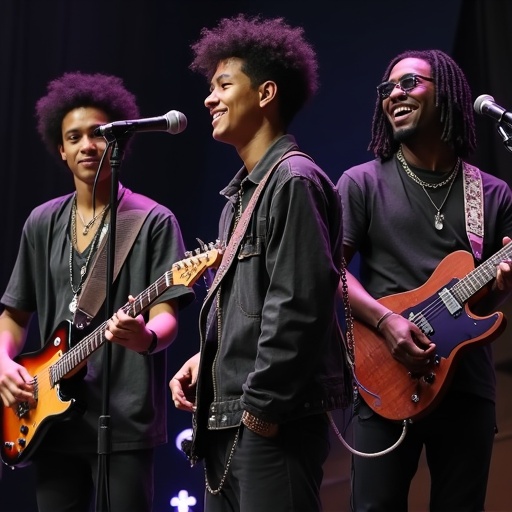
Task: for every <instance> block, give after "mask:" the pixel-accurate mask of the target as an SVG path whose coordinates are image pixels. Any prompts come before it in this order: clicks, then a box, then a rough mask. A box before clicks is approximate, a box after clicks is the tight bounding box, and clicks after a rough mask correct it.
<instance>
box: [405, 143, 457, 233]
mask: <svg viewBox="0 0 512 512" xmlns="http://www.w3.org/2000/svg"><path fill="white" fill-rule="evenodd" d="M396 157H397V158H398V161H399V162H400V163H401V164H402V167H403V169H404V171H405V172H406V174H407V176H409V177H410V178H411V179H412V180H413V181H414V182H416V183H417V184H418V185H420V187H421V188H422V189H423V192H425V195H426V196H427V197H428V200H429V201H430V202H431V203H432V206H433V207H434V208H435V209H436V214H435V216H434V227H435V228H436V229H437V230H438V231H441V230H442V229H443V228H444V215H443V214H442V213H441V210H442V209H443V206H444V204H445V203H446V200H447V199H448V196H449V195H450V192H451V190H452V186H453V183H454V182H455V178H456V177H457V173H458V172H459V168H460V162H461V160H460V158H458V159H457V163H456V164H455V167H454V168H453V171H452V172H451V173H450V176H448V178H446V179H445V180H443V181H441V182H439V183H428V182H427V181H423V180H422V179H420V178H419V177H418V176H417V175H416V174H415V173H414V172H413V171H412V170H411V168H410V167H409V165H408V164H407V162H406V160H405V158H404V155H403V153H402V148H400V149H399V150H398V152H397V154H396ZM448 183H449V184H450V186H449V187H448V192H447V193H446V196H445V197H444V199H443V202H442V203H441V206H440V207H439V208H438V207H437V205H436V203H434V201H433V200H432V198H431V197H430V194H429V193H428V192H427V188H426V187H428V188H433V189H436V188H438V187H442V186H444V185H446V184H448Z"/></svg>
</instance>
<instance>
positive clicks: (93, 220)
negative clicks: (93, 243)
mask: <svg viewBox="0 0 512 512" xmlns="http://www.w3.org/2000/svg"><path fill="white" fill-rule="evenodd" d="M108 206H109V205H108V204H106V205H105V206H104V207H103V210H101V212H99V213H97V214H96V215H94V217H93V218H92V219H91V220H90V221H89V222H87V223H86V222H85V219H84V218H83V217H82V214H81V213H80V210H79V209H78V207H77V208H76V213H77V214H78V217H79V219H80V222H81V223H82V225H83V227H84V230H83V231H82V234H83V235H84V236H86V235H87V233H89V229H91V227H92V226H94V223H95V222H96V219H97V218H98V217H101V216H102V215H103V214H104V213H105V210H106V209H107V208H108ZM93 214H94V212H93Z"/></svg>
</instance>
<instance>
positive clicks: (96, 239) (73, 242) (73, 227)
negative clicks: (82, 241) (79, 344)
mask: <svg viewBox="0 0 512 512" xmlns="http://www.w3.org/2000/svg"><path fill="white" fill-rule="evenodd" d="M107 209H108V205H107V207H105V208H103V211H102V213H103V216H102V218H101V224H100V225H99V227H98V229H97V231H96V233H95V234H94V238H93V239H92V242H91V246H90V249H89V254H88V255H87V259H86V260H85V264H84V265H82V268H81V269H80V282H79V283H78V286H77V287H76V288H75V287H74V286H73V281H74V278H73V247H76V246H77V237H76V214H77V212H78V210H77V207H76V195H75V199H74V201H73V206H72V208H71V226H70V230H71V241H70V243H69V284H70V285H71V291H72V292H73V299H71V302H70V303H69V310H70V311H71V313H73V314H74V313H75V311H76V308H77V305H78V296H79V295H80V292H81V291H82V286H83V284H84V281H85V277H86V276H87V269H88V267H89V262H90V261H91V258H92V255H93V254H94V253H95V252H96V249H97V247H98V244H99V240H100V238H101V234H102V232H103V231H104V230H105V228H106V229H108V228H107V226H106V225H105V218H106V216H107ZM98 216H99V215H98ZM91 226H92V224H91Z"/></svg>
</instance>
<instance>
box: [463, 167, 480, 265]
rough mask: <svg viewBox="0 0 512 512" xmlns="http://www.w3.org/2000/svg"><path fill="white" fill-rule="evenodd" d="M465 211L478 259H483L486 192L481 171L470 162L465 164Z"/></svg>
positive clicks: (472, 246) (470, 236) (470, 241)
mask: <svg viewBox="0 0 512 512" xmlns="http://www.w3.org/2000/svg"><path fill="white" fill-rule="evenodd" d="M463 171H464V172H463V178H464V211H465V214H466V233H467V235H468V239H469V243H470V245H471V249H472V251H473V256H474V257H475V258H476V259H477V260H481V259H482V251H483V245H484V194H483V187H482V176H481V174H480V171H479V170H478V169H477V168H476V167H474V166H472V165H469V164H468V163H466V162H464V164H463Z"/></svg>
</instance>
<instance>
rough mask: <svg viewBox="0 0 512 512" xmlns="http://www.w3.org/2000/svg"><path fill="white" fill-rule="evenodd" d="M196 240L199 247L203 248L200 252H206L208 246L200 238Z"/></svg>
mask: <svg viewBox="0 0 512 512" xmlns="http://www.w3.org/2000/svg"><path fill="white" fill-rule="evenodd" d="M196 240H197V242H198V243H199V247H200V248H201V251H200V252H204V251H207V250H208V246H207V245H206V244H205V243H204V242H203V241H202V240H201V239H200V238H196Z"/></svg>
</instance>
